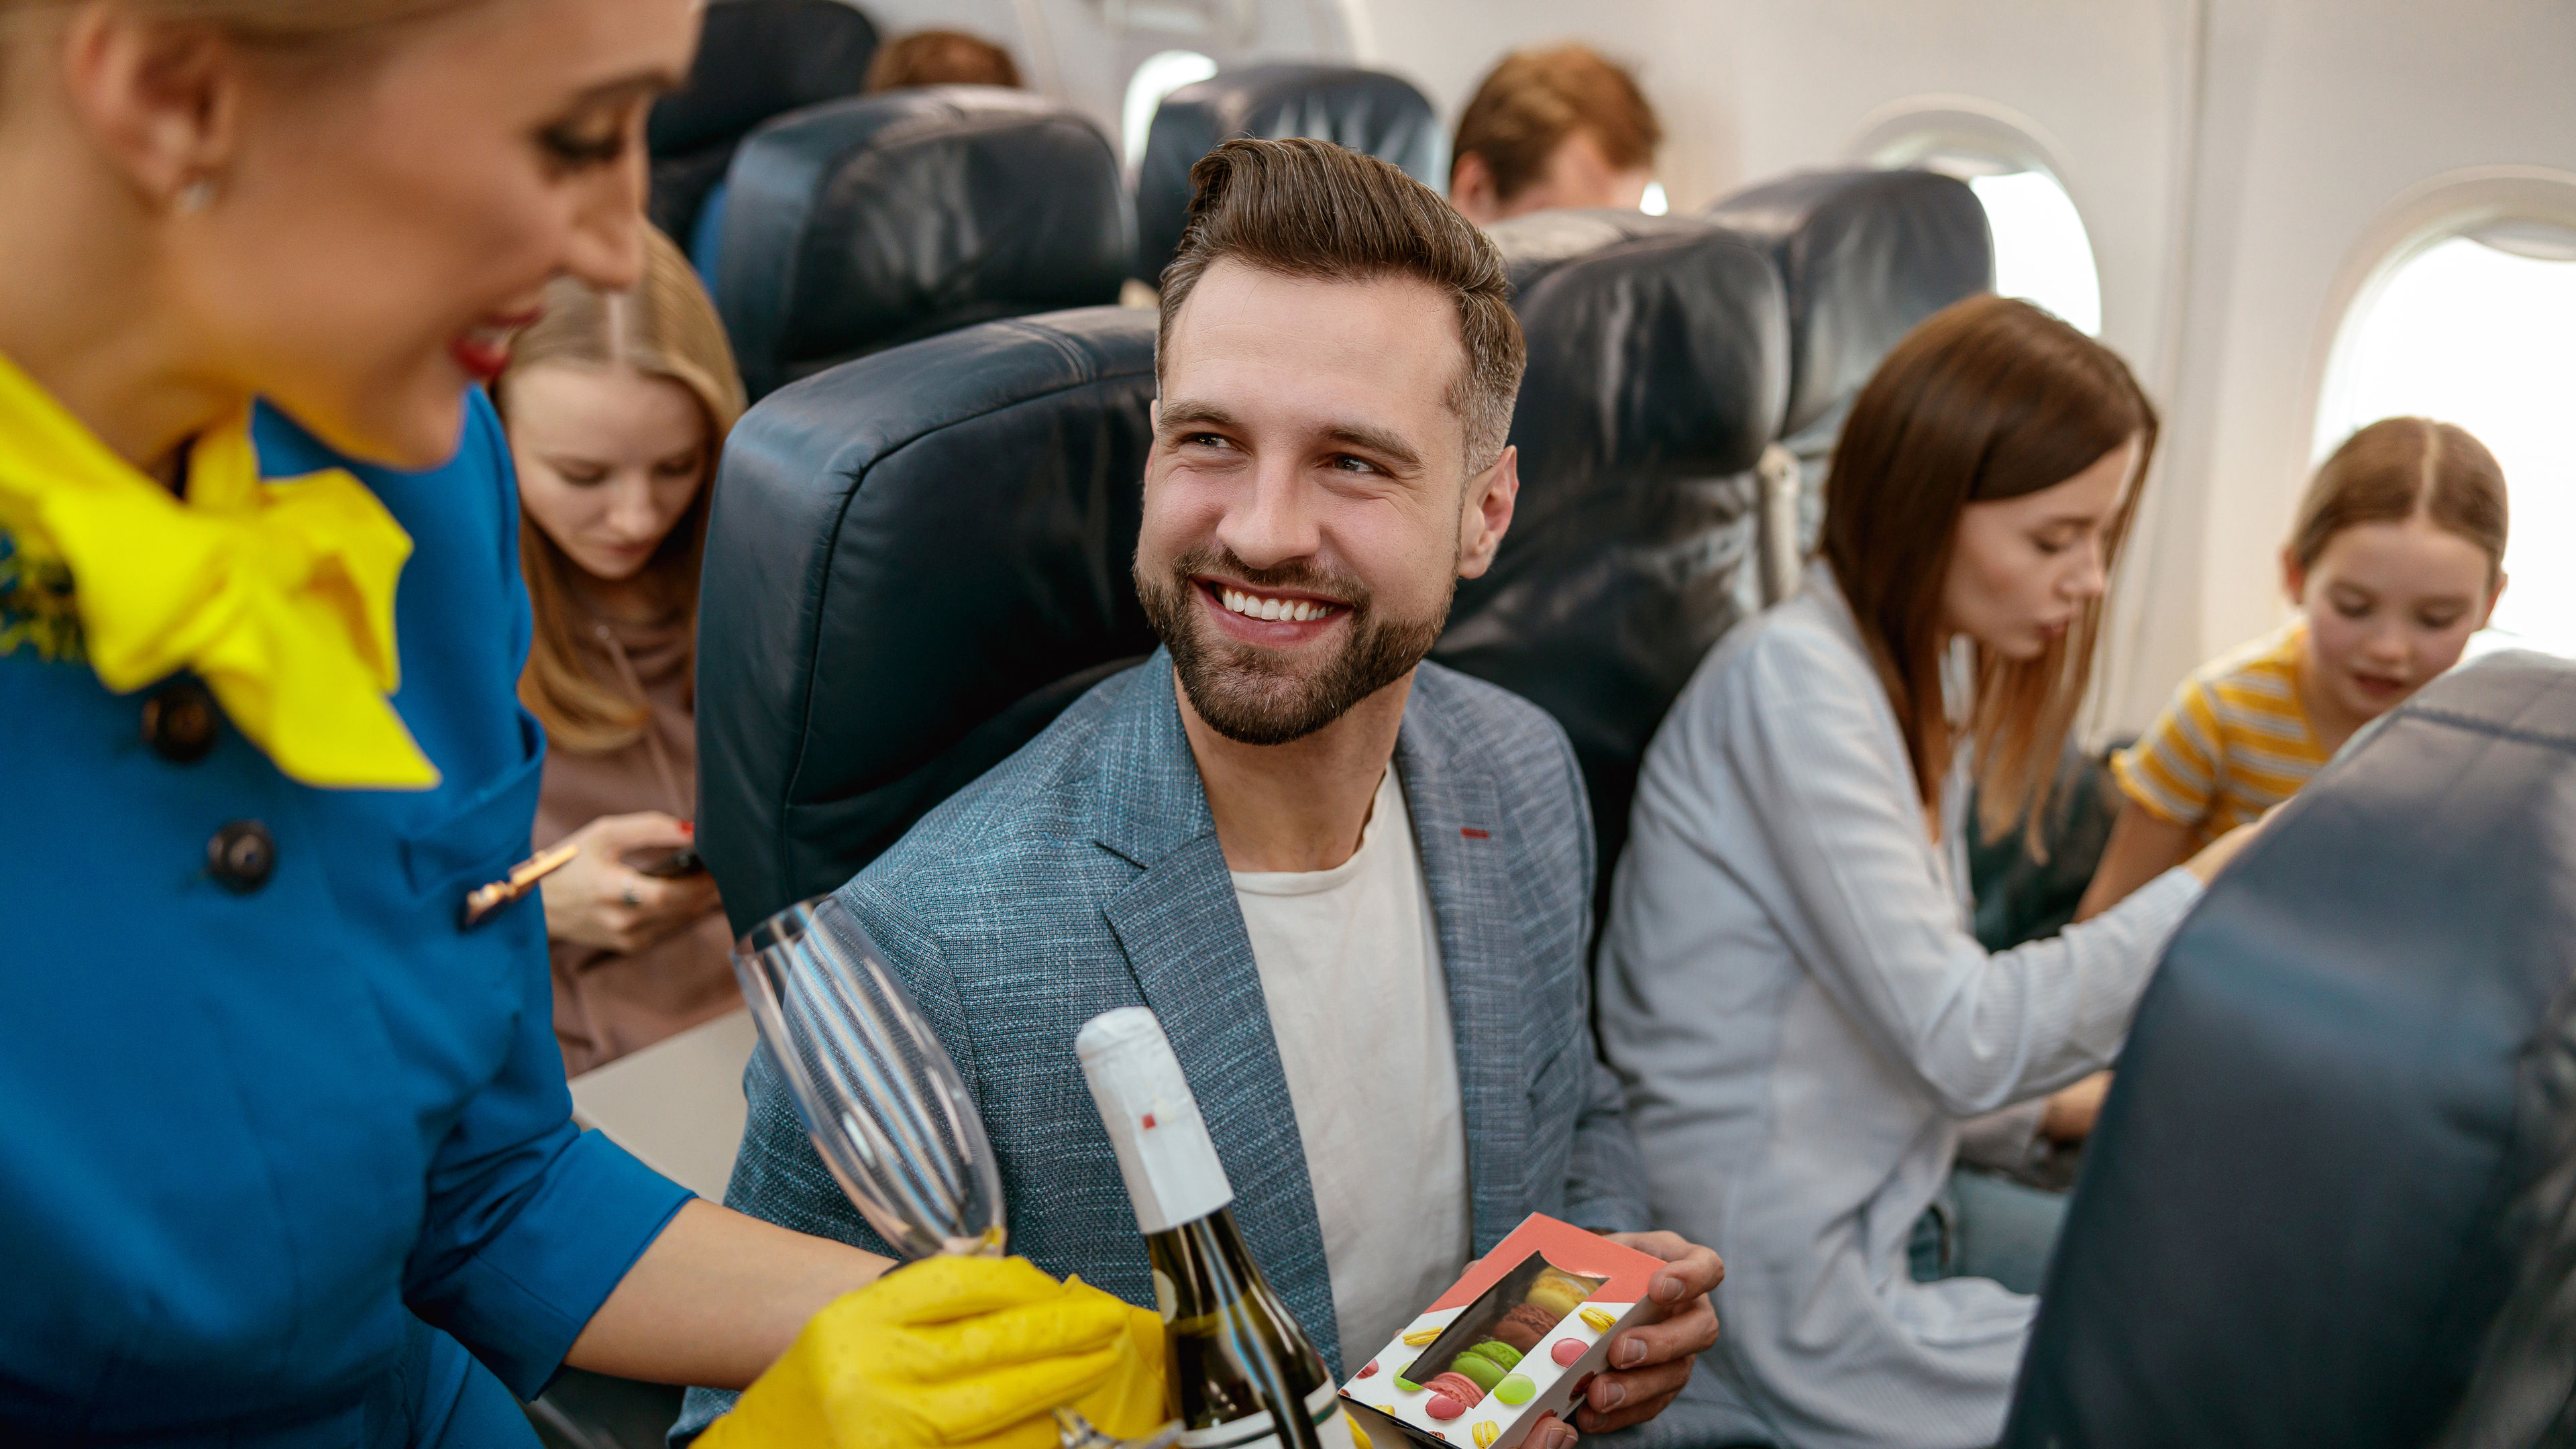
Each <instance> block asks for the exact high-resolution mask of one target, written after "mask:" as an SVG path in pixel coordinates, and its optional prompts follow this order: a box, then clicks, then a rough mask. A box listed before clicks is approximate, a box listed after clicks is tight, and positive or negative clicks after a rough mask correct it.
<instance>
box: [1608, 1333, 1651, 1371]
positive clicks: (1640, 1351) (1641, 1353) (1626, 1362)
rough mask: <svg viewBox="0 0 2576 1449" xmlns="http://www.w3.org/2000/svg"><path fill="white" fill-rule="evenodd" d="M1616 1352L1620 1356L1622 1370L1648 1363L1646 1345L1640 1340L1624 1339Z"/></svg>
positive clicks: (1620, 1341)
mask: <svg viewBox="0 0 2576 1449" xmlns="http://www.w3.org/2000/svg"><path fill="white" fill-rule="evenodd" d="M1614 1352H1616V1353H1617V1355H1618V1358H1619V1367H1621V1368H1635V1367H1636V1366H1637V1365H1639V1364H1641V1363H1644V1362H1645V1361H1646V1345H1645V1343H1644V1341H1643V1340H1640V1339H1636V1338H1623V1339H1621V1340H1619V1347H1618V1348H1617V1349H1616V1350H1614Z"/></svg>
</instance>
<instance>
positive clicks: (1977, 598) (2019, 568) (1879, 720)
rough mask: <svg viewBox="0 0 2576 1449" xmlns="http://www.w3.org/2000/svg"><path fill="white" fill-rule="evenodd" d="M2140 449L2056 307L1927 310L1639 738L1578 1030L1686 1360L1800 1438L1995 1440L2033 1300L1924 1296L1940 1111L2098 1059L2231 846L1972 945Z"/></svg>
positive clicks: (2048, 760)
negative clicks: (1800, 579) (1595, 968)
mask: <svg viewBox="0 0 2576 1449" xmlns="http://www.w3.org/2000/svg"><path fill="white" fill-rule="evenodd" d="M2155 440H2156V415H2155V410H2154V408H2153V407H2152V406H2151V405H2150V404H2149V403H2148V401H2147V399H2146V396H2145V394H2144V393H2143V392H2141V391H2140V389H2139V387H2138V385H2137V383H2136V381H2135V380H2134V379H2133V378H2132V377H2131V376H2130V374H2129V370H2128V368H2127V367H2126V366H2125V365H2123V364H2122V363H2121V361H2120V360H2119V359H2118V358H2117V357H2116V356H2114V355H2113V354H2112V353H2110V352H2109V351H2108V350H2106V349H2104V348H2103V347H2102V346H2101V345H2099V344H2098V343H2095V342H2093V341H2092V340H2091V339H2089V338H2087V337H2085V336H2083V335H2082V334H2081V333H2079V332H2077V331H2075V330H2074V329H2073V328H2071V327H2068V326H2066V325H2065V324H2064V323H2062V322H2059V321H2058V320H2056V319H2055V318H2053V317H2050V316H2048V315H2047V314H2046V313H2044V312H2041V311H2039V310H2038V309H2036V308H2034V307H2031V306H2029V305H2028V304H2026V303H2022V302H2015V301H2008V300H2004V299H2002V298H1997V297H1979V298H1975V299H1972V300H1969V301H1966V302H1962V303H1959V304H1957V305H1956V306H1953V307H1951V308H1948V309H1947V310H1945V311H1943V312H1941V313H1940V314H1938V315H1937V316H1935V317H1933V318H1931V319H1930V320H1929V321H1927V322H1925V323H1924V324H1923V325H1922V326H1921V327H1920V328H1918V329H1916V330H1915V332H1914V333H1913V334H1912V335H1910V336H1908V337H1907V338H1906V339H1905V341H1904V342H1902V343H1901V344H1899V345H1898V347H1897V348H1896V350H1895V351H1894V352H1892V353H1891V354H1889V356H1888V358H1887V361H1886V362H1885V363H1884V364H1883V365H1882V366H1881V367H1880V369H1879V371H1878V373H1877V375H1876V376H1875V377H1873V378H1872V379H1871V381H1870V383H1869V385H1868V387H1867V388H1865V389H1864V390H1863V391H1862V393H1861V395H1860V397H1859V398H1858V400H1857V401H1856V402H1855V404H1854V406H1853V409H1852V413H1851V417H1850V420H1849V422H1848V423H1846V424H1845V426H1844V430H1843V435H1842V439H1841V442H1840V445H1839V446H1838V448H1837V450H1836V453H1835V457H1834V463H1833V469H1832V472H1831V475H1830V476H1829V478H1828V480H1827V482H1826V492H1825V500H1826V501H1825V525H1824V543H1823V547H1822V549H1821V551H1820V556H1819V557H1818V558H1817V559H1816V561H1815V562H1814V563H1813V564H1812V565H1811V567H1810V569H1809V571H1808V574H1807V578H1806V584H1805V587H1804V589H1803V590H1802V591H1801V592H1800V593H1799V594H1798V595H1797V596H1796V597H1794V598H1792V599H1790V600H1788V601H1786V602H1784V603H1782V604H1781V605H1779V606H1778V607H1776V608H1774V609H1772V610H1770V611H1769V612H1768V613H1765V614H1764V615H1762V616H1761V617H1759V618H1757V619H1755V620H1752V621H1750V622H1748V623H1747V624H1745V625H1744V626H1743V627H1741V628H1739V629H1737V630H1735V631H1734V632H1733V633H1731V634H1729V635H1728V636H1727V637H1726V638H1725V639H1724V640H1723V641H1721V642H1720V643H1719V645H1718V646H1717V648H1716V649H1714V650H1712V651H1711V652H1710V654H1709V657H1708V658H1707V659H1706V660H1705V661H1703V662H1702V663H1701V665H1700V667H1699V671H1698V673H1697V674H1696V675H1695V676H1694V677H1693V678H1692V680H1691V683H1690V686H1689V688H1687V689H1686V690H1685V691H1684V692H1683V694H1682V696H1681V699H1680V700H1679V702H1677V703H1676V704H1675V705H1674V706H1673V711H1672V714H1671V716H1670V717H1669V718H1667V719H1666V720H1665V722H1664V725H1663V728H1662V730H1661V732H1660V733H1658V734H1657V736H1656V738H1655V742H1654V745H1653V747H1652V748H1651V749H1650V750H1649V751H1648V752H1647V756H1646V763H1645V769H1644V774H1643V777H1642V779H1641V780H1640V782H1639V787H1638V792H1637V803H1636V813H1635V818H1634V829H1633V833H1632V835H1631V837H1630V839H1629V844H1628V849H1627V853H1626V856H1625V858H1624V859H1623V860H1622V862H1621V864H1620V866H1619V874H1618V877H1617V882H1616V886H1615V891H1614V894H1613V898H1612V905H1611V917H1610V925H1609V929H1608V933H1607V935H1606V937H1605V939H1604V942H1603V946H1602V959H1601V1027H1602V1034H1603V1039H1604V1044H1605V1047H1606V1049H1607V1051H1608V1055H1609V1058H1610V1061H1611V1063H1612V1065H1613V1066H1614V1067H1616V1068H1617V1069H1618V1070H1619V1072H1620V1073H1621V1075H1622V1076H1623V1077H1624V1078H1625V1079H1626V1081H1627V1083H1628V1088H1629V1107H1630V1112H1631V1121H1632V1123H1633V1124H1634V1127H1635V1130H1636V1132H1637V1136H1638V1138H1639V1141H1640V1144H1641V1145H1642V1147H1643V1148H1644V1151H1645V1155H1646V1161H1647V1170H1648V1177H1649V1185H1650V1187H1651V1190H1652V1198H1653V1206H1654V1209H1655V1212H1656V1215H1657V1216H1656V1220H1657V1221H1658V1222H1663V1223H1667V1224H1669V1225H1670V1226H1671V1227H1673V1228H1674V1229H1675V1230H1677V1231H1679V1232H1681V1233H1682V1234H1683V1235H1684V1236H1686V1237H1689V1238H1691V1239H1693V1240H1695V1241H1698V1242H1703V1243H1709V1244H1712V1245H1714V1246H1715V1247H1716V1248H1717V1250H1718V1252H1719V1254H1720V1255H1721V1256H1722V1257H1724V1258H1725V1260H1726V1264H1727V1278H1726V1282H1725V1284H1724V1286H1723V1287H1722V1288H1721V1289H1720V1290H1719V1297H1718V1312H1719V1316H1720V1318H1721V1319H1722V1320H1723V1321H1724V1323H1725V1325H1726V1335H1725V1337H1724V1338H1722V1339H1720V1340H1719V1342H1718V1346H1717V1349H1716V1351H1715V1352H1714V1353H1713V1354H1712V1355H1710V1357H1709V1362H1710V1366H1711V1369H1712V1371H1713V1372H1715V1373H1717V1374H1719V1375H1720V1376H1722V1377H1723V1378H1724V1379H1726V1380H1727V1381H1728V1382H1729V1384H1730V1385H1731V1386H1732V1387H1733V1388H1734V1389H1735V1390H1736V1391H1737V1392H1738V1393H1739V1394H1741V1395H1742V1396H1743V1398H1744V1399H1745V1401H1746V1402H1747V1404H1749V1405H1750V1406H1751V1407H1752V1408H1753V1409H1754V1410H1755V1412H1756V1413H1757V1414H1759V1415H1760V1416H1761V1417H1762V1418H1763V1419H1764V1420H1765V1421H1767V1422H1768V1423H1769V1424H1770V1426H1771V1427H1772V1428H1773V1429H1774V1430H1775V1431H1776V1432H1777V1433H1778V1435H1779V1436H1780V1438H1781V1439H1782V1440H1783V1441H1784V1442H1785V1443H1788V1444H1791V1445H1795V1446H1800V1449H1806V1446H1841V1445H1851V1446H1862V1445H1866V1446H1871V1449H1890V1446H1895V1449H1903V1446H1920V1449H1959V1446H1968V1445H1981V1444H1990V1443H1992V1442H1994V1440H1995V1438H1996V1436H1997V1434H1998V1433H1999V1432H2000V1430H2001V1428H2002V1424H2003V1418H2004V1411H2005V1408H2006V1406H2007V1401H2008V1398H2009V1395H2010V1390H2011V1384H2012V1378H2013V1373H2014V1371H2015V1368H2016V1367H2017V1366H2018V1364H2019V1362H2020V1359H2021V1352H2022V1344H2023V1340H2024V1337H2025V1335H2026V1334H2027V1333H2028V1331H2029V1327H2030V1322H2031V1316H2032V1313H2033V1311H2034V1309H2035V1307H2036V1300H2035V1299H2033V1298H2030V1297H2028V1296H2025V1295H2022V1294H2017V1293H2012V1292H2009V1291H2007V1290H2005V1289H2004V1288H2003V1287H2001V1286H2000V1285H1998V1284H1996V1283H1993V1282H1990V1281H1986V1280H1982V1279H1970V1278H1952V1279H1948V1280H1944V1281H1939V1282H1930V1283H1916V1282H1915V1281H1913V1279H1912V1276H1911V1274H1910V1273H1909V1271H1908V1263H1907V1245H1908V1240H1909V1237H1910V1235H1911V1233H1912V1230H1913V1228H1914V1225H1915V1221H1916V1219H1917V1218H1918V1217H1920V1216H1921V1215H1922V1213H1923V1212H1924V1210H1925V1208H1926V1207H1927V1205H1929V1204H1930V1203H1931V1202H1932V1201H1933V1200H1934V1198H1935V1196H1936V1195H1938V1194H1939V1193H1940V1192H1941V1190H1942V1187H1943V1184H1944V1183H1945V1181H1946V1180H1947V1179H1948V1177H1949V1174H1950V1171H1951V1167H1952V1164H1953V1160H1954V1158H1955V1156H1956V1155H1957V1151H1958V1141H1959V1132H1960V1126H1961V1124H1962V1123H1964V1122H1966V1121H1967V1120H1969V1119H1971V1118H1975V1117H1979V1116H1981V1115H1984V1114H1989V1113H1993V1112H1995V1111H1996V1110H1997V1109H2000V1108H2005V1107H2008V1106H2012V1105H2014V1104H2020V1103H2028V1104H2031V1105H2030V1107H2029V1108H2028V1121H2029V1122H2035V1121H2036V1119H2037V1115H2038V1110H2039V1106H2038V1104H2039V1103H2040V1102H2041V1101H2042V1100H2043V1099H2045V1098H2046V1097H2047V1096H2048V1095H2049V1094H2050V1093H2052V1092H2055V1091H2057V1090H2058V1089H2060V1088H2064V1087H2066V1086H2068V1085H2069V1084H2071V1083H2074V1082H2077V1081H2078V1080H2080V1079H2082V1078H2084V1077H2086V1076H2087V1075H2089V1074H2091V1073H2094V1072H2096V1071H2098V1070H2100V1069H2101V1068H2103V1067H2105V1066H2107V1065H2108V1064H2109V1063H2110V1061H2111V1058H2112V1056H2113V1055H2114V1054H2115V1053H2116V1052H2117V1051H2118V1049H2119V1046H2120V1041H2121V1038H2122V1036H2123V1034H2124V1033H2125V1032H2126V1030H2127V1028H2128V1023H2129V1018H2130V1014H2131V1012H2132V1010H2133V1009H2134V1008H2135V1006H2136V1004H2137V1000H2138V996H2139V993H2140V992H2141V991H2142V990H2143V989H2144V988H2145V985H2146V981H2147V976H2148V973H2149V972H2150V971H2151V970H2152V968H2153V967H2154V965H2155V963H2156V960H2157V958H2158V957H2159V956H2160V955H2161V954H2162V952H2163V949H2164V944H2165V942H2166V940H2167V939H2168V938H2169V937H2170V936H2171V935H2172V934H2173V932H2174V929H2175V928H2176V927H2177V926H2178V925H2179V924H2180V923H2181V921H2182V918H2183V915H2184V914H2185V913H2186V912H2187V911H2189V910H2190V908H2191V906H2192V904H2193V903H2194V902H2195V901H2196V900H2197V899H2198V898H2199V895H2200V891H2201V885H2202V883H2203V882H2204V881H2206V880H2207V879H2208V878H2209V877H2210V876H2211V875H2212V874H2214V873H2215V872H2216V871H2217V869H2218V868H2219V866H2220V865H2222V864H2223V863H2224V862H2225V860H2226V859H2227V858H2228V857H2229V856H2230V855H2232V854H2233V853H2234V852H2235V850H2236V849H2237V848H2239V847H2240V846H2241V845H2242V844H2243V839H2244V836H2245V834H2246V832H2244V831H2239V832H2237V833H2236V834H2235V835H2233V836H2230V837H2227V838H2225V839H2222V840H2220V841H2219V842H2217V843H2216V844H2213V845H2212V846H2211V847H2210V848H2209V849H2208V850H2207V851H2205V852H2203V853H2202V854H2201V855H2200V856H2199V857H2197V858H2196V859H2194V860H2193V861H2191V862H2190V863H2188V864H2187V865H2184V866H2181V867H2177V868H2176V869H2174V870H2172V871H2170V872H2168V873H2167V874H2166V875H2165V876H2163V877H2162V878H2161V879H2158V880H2156V881H2155V882H2153V883H2151V884H2149V885H2148V886H2146V887H2145V888H2143V889H2141V890H2139V891H2138V892H2137V893H2136V894H2135V895H2133V896H2131V897H2129V898H2128V899H2127V900H2125V901H2123V902H2122V903H2121V904H2120V905H2119V906H2118V907H2117V908H2115V909H2113V910H2111V911H2108V912H2105V913H2104V914H2103V915H2101V916H2099V917H2097V918H2095V919H2094V920H2091V921H2089V922H2086V923H2084V924H2082V925H2078V926H2071V927H2069V928H2068V929H2067V930H2066V932H2065V933H2064V934H2063V935H2061V936H2058V937H2055V938H2053V939H2050V940H2046V941H2039V942H2034V943H2032V944H2029V945H2026V946H2022V947H2019V948H2016V949H2014V950H2011V951H2005V952H1999V953H1993V954H1989V953H1988V952H1987V951H1986V950H1984V949H1983V948H1982V947H1981V946H1979V945H1978V943H1977V940H1976V937H1975V936H1974V935H1973V934H1972V933H1971V932H1970V930H1969V925H1968V922H1969V902H1968V894H1967V868H1966V863H1965V858H1964V847H1965V843H1966V835H1967V831H1968V830H1969V829H1970V828H1972V823H1971V822H1970V821H1969V820H1967V819H1966V818H1965V817H1966V813H1967V809H1968V801H1969V800H1970V798H1971V795H1972V793H1974V794H1975V795H1976V796H1977V797H1978V798H1980V799H1981V801H1982V804H1981V806H1980V810H1981V813H1982V816H1983V818H1982V819H1981V820H1980V821H1978V822H1975V828H1982V829H1983V830H1984V831H1985V832H1986V834H1987V835H1988V837H1989V838H1991V837H1993V836H1995V835H1998V834H2000V833H2001V832H2003V831H2007V830H2013V829H2021V828H2027V826H2028V823H2029V822H2030V821H2031V820H2033V819H2034V818H2036V816H2037V813H2038V812H2039V811H2040V810H2041V809H2042V808H2043V806H2044V805H2045V804H2046V801H2045V798H2044V797H2045V794H2046V792H2047V789H2048V786H2049V783H2050V780H2051V776H2052V773H2053V771H2054V769H2055V766H2056V764H2057V760H2058V757H2059V750H2060V747H2061V743H2062V741H2063V740H2064V738H2065V735H2066V732H2067V728H2068V724H2069V722H2070V720H2071V719H2072V717H2073V715H2074V712H2075V710H2076V708H2077V706H2078V705H2079V704H2080V703H2081V701H2082V698H2083V694H2084V689H2085V683H2086V680H2087V678H2088V675H2089V673H2090V667H2091V662H2092V656H2093V653H2094V645H2095V640H2096V637H2097V634H2098V630H2099V623H2100V619H2101V611H2102V595H2103V590H2104V587H2105V583H2106V579H2107V575H2108V573H2109V570H2110V567H2111V565H2112V562H2113V560H2114V559H2115V557H2116V555H2117V553H2118V550H2119V545H2120V538H2121V535H2122V533H2123V532H2124V530H2125V526H2126V524H2127V522H2128V520H2129V518H2130V516H2131V515H2132V513H2133V512H2134V509H2135V504H2136V497H2137V488H2138V480H2139V478H2140V477H2141V476H2142V475H2143V474H2144V473H2145V471H2146V467H2147V462H2148V460H2149V458H2150V457H2151V456H2152V455H2153V452H2154V449H2155ZM1976 787H1982V788H1976ZM2024 1130H2025V1131H2027V1130H2028V1126H2027V1124H2026V1125H2025V1128H2024Z"/></svg>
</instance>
